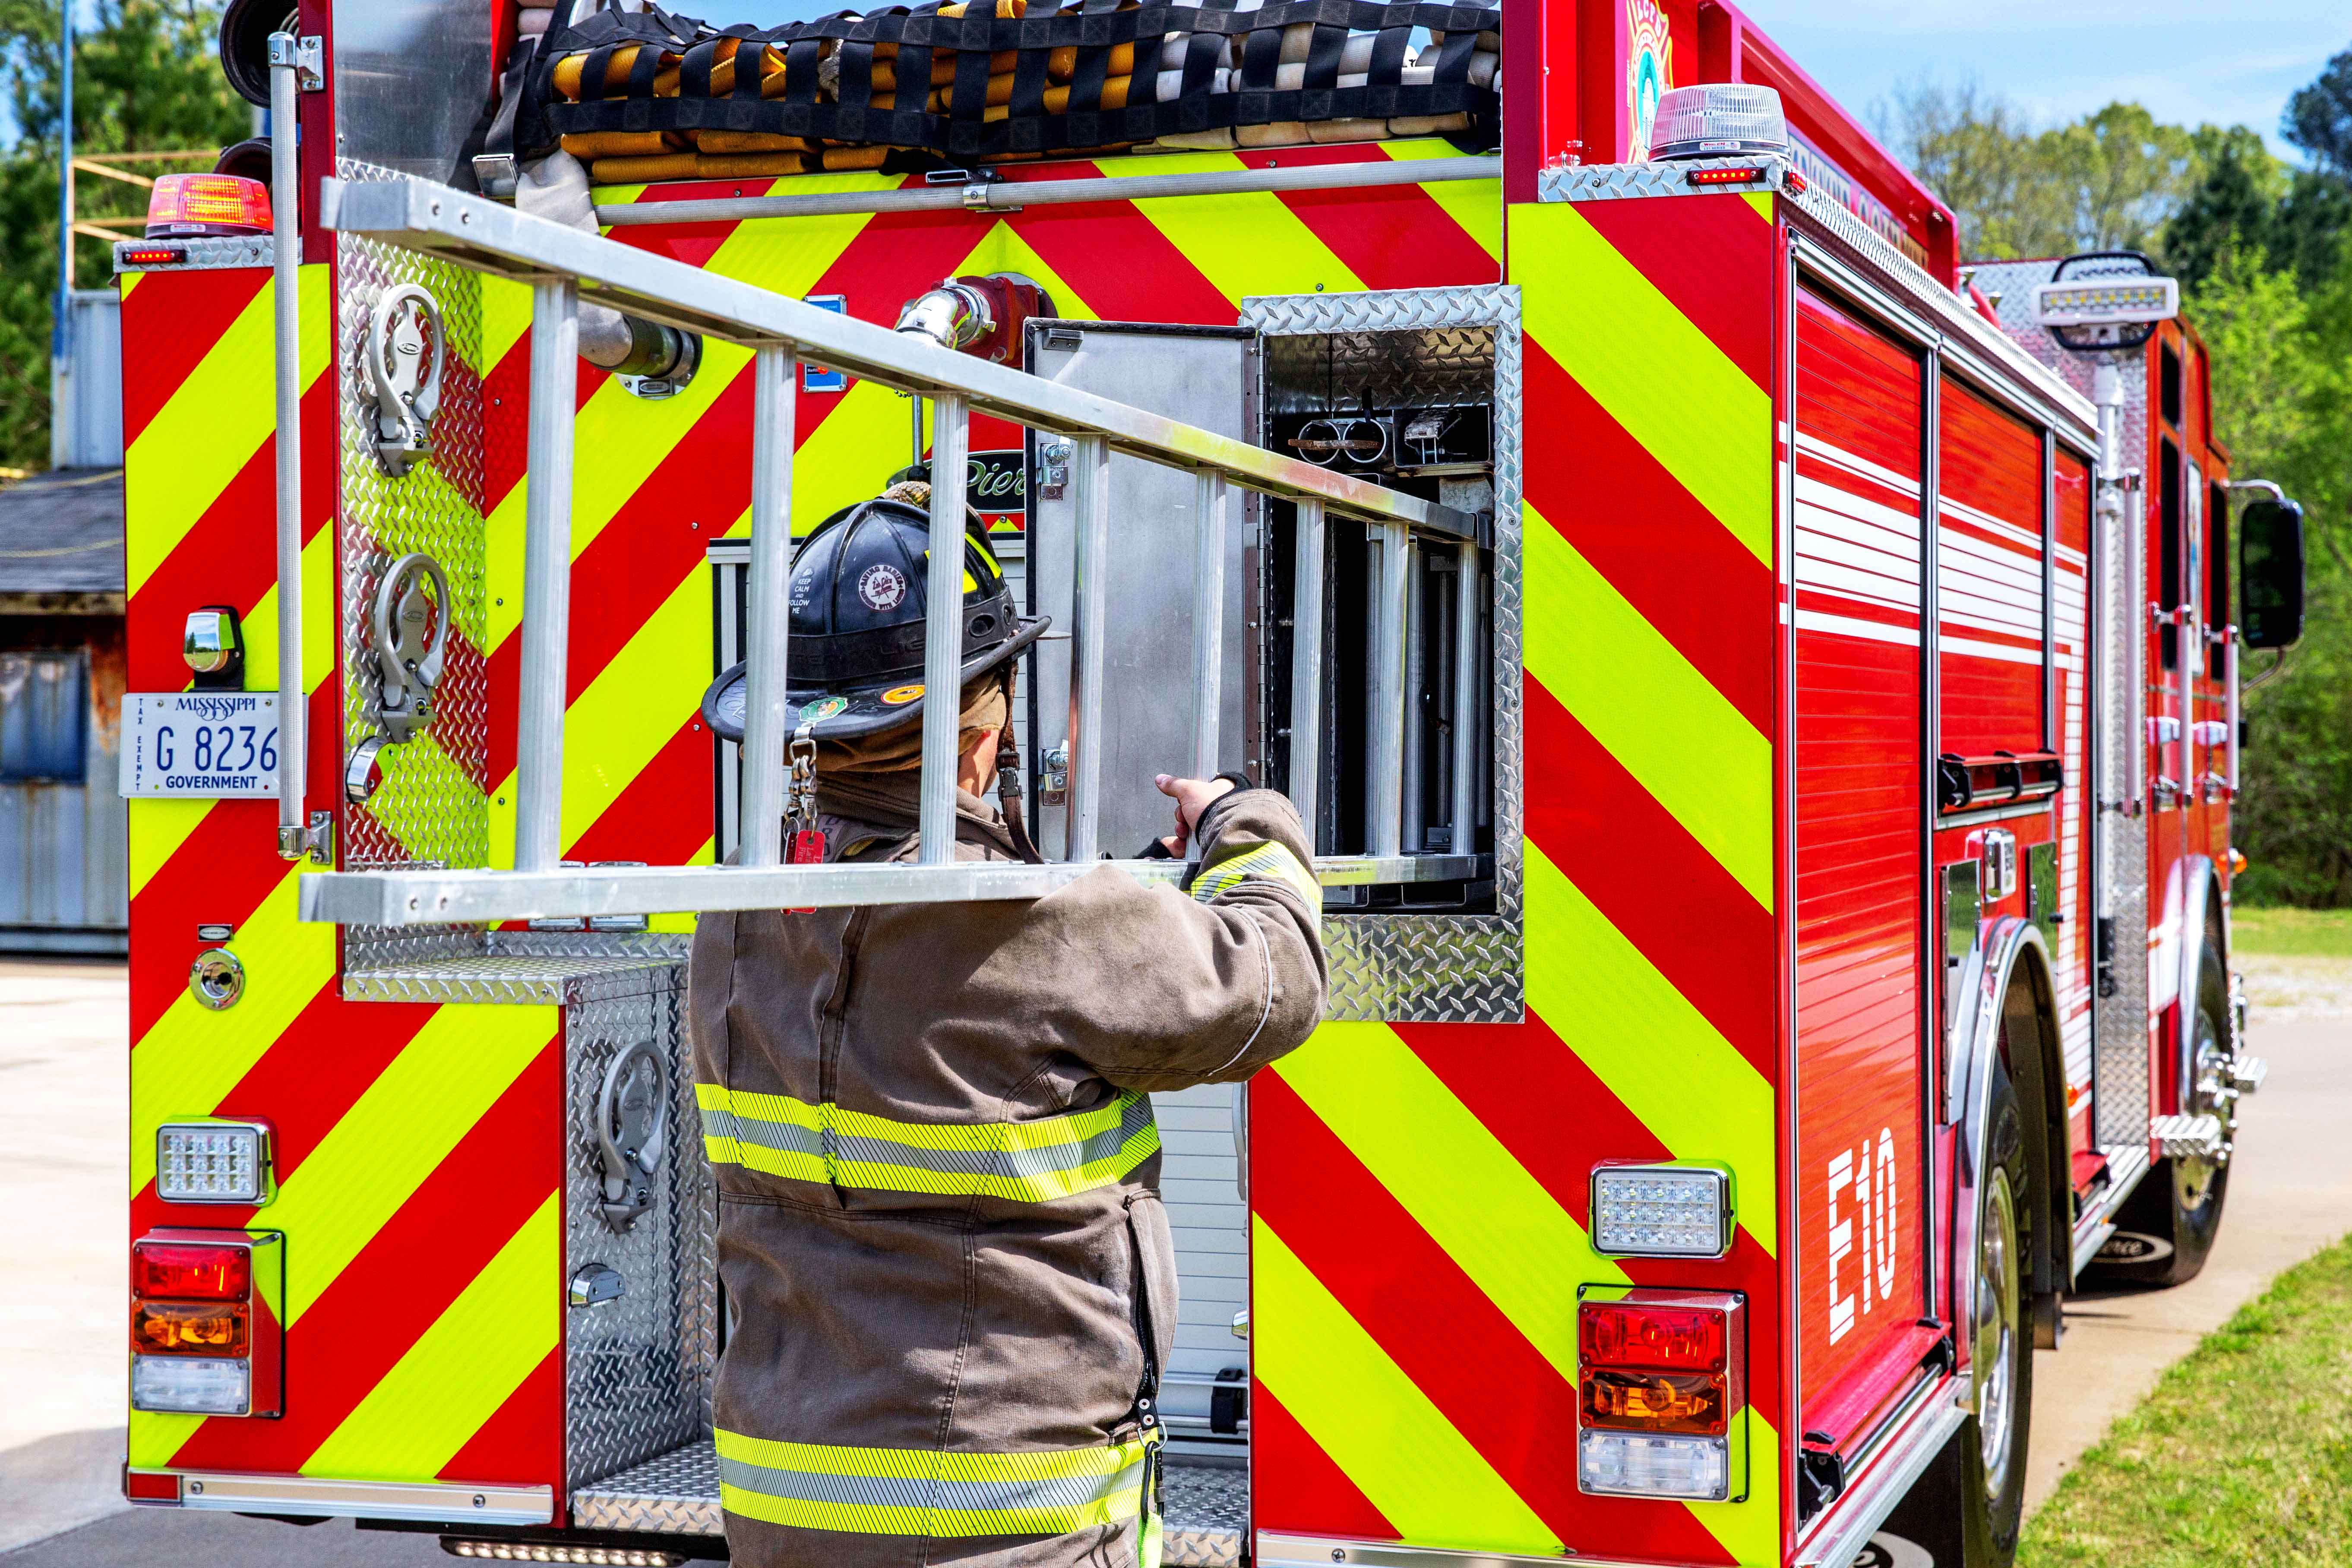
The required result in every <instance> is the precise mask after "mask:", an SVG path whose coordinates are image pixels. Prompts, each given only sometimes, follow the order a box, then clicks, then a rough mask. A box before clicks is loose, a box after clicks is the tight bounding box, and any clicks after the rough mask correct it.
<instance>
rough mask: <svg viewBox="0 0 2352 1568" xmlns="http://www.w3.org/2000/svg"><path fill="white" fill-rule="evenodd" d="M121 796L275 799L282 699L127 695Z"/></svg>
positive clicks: (247, 694)
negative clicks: (279, 710)
mask: <svg viewBox="0 0 2352 1568" xmlns="http://www.w3.org/2000/svg"><path fill="white" fill-rule="evenodd" d="M121 790H122V793H123V794H124V795H142V796H157V795H162V796H177V797H182V798H186V797H197V798H205V799H213V798H218V797H221V796H242V795H252V796H255V797H268V798H272V799H274V798H276V796H277V795H278V694H277V693H276V692H274V691H169V692H154V693H143V694H142V693H139V692H132V693H130V694H129V695H126V696H125V697H124V698H123V699H122V779H121Z"/></svg>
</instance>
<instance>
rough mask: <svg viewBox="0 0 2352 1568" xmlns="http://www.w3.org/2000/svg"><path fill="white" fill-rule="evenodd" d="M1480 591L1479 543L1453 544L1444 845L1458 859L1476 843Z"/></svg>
mask: <svg viewBox="0 0 2352 1568" xmlns="http://www.w3.org/2000/svg"><path fill="white" fill-rule="evenodd" d="M1478 589H1479V582H1478V542H1477V541H1476V540H1475V539H1465V540H1463V541H1462V542H1460V543H1458V544H1456V545H1455V546H1454V836H1453V837H1454V841H1453V842H1452V843H1451V844H1449V845H1447V846H1446V847H1447V848H1448V849H1450V850H1452V851H1453V852H1454V854H1456V855H1467V854H1470V853H1472V852H1473V850H1475V848H1476V847H1477V843H1478V799H1477V795H1478V715H1479V714H1480V713H1482V712H1483V711H1485V709H1486V704H1485V703H1483V702H1482V701H1480V700H1479V694H1478V687H1479V682H1480V678H1481V677H1482V676H1483V675H1484V674H1485V673H1486V659H1484V658H1481V657H1480V655H1481V653H1482V652H1483V651H1484V647H1483V644H1482V643H1481V641H1480V639H1479V637H1478V610H1479V598H1480V595H1479V592H1478Z"/></svg>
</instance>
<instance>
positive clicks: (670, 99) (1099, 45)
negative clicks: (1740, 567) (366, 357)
mask: <svg viewBox="0 0 2352 1568" xmlns="http://www.w3.org/2000/svg"><path fill="white" fill-rule="evenodd" d="M988 3H989V0H974V3H973V4H972V5H970V6H969V7H967V5H965V4H963V3H962V0H957V3H955V4H947V5H942V4H939V3H938V0H931V3H929V4H925V5H916V6H912V7H908V6H904V5H892V6H887V7H885V8H882V9H880V10H876V11H870V12H866V13H864V14H862V15H861V14H859V13H856V12H851V11H841V12H836V13H835V14H834V15H832V16H824V17H821V18H819V19H817V20H815V21H813V22H795V23H791V24H789V25H787V26H781V27H771V28H767V29H765V30H761V29H759V28H754V27H751V26H732V27H713V26H709V25H708V24H706V23H702V22H698V21H694V20H692V19H690V18H687V17H682V16H671V15H669V14H667V12H663V11H660V10H656V9H648V10H646V11H644V12H635V13H630V12H614V11H604V12H599V13H598V14H596V15H595V16H590V17H588V18H586V19H585V20H584V21H583V22H581V23H579V24H578V25H576V26H562V27H558V28H557V29H555V31H554V32H553V33H552V34H551V36H549V37H546V38H544V39H543V40H542V41H541V45H540V47H539V51H538V56H537V59H536V62H535V63H534V64H533V65H532V66H531V67H530V70H529V73H528V81H529V85H528V89H527V93H528V96H527V97H526V99H525V100H524V102H523V104H522V106H521V107H522V112H521V115H520V123H519V127H518V130H519V136H518V140H519V141H520V142H521V143H522V146H521V148H520V151H522V152H523V153H525V155H526V156H530V155H536V154H538V153H545V152H548V151H551V149H552V147H553V145H554V144H555V143H556V142H559V141H560V142H562V146H563V148H564V149H565V150H566V151H567V152H570V153H572V154H573V155H574V156H576V157H578V158H579V159H580V160H581V161H582V162H583V163H587V164H588V165H589V167H590V171H591V174H592V175H593V178H594V179H595V180H596V181H597V182H598V183H600V184H637V183H640V182H649V181H656V180H685V179H725V178H729V177H736V176H751V177H761V178H764V177H770V176H774V175H780V174H809V173H814V172H816V171H818V170H825V169H877V168H881V167H884V166H885V165H886V163H887V164H889V165H891V166H894V167H895V166H899V165H901V164H903V165H904V166H906V167H909V168H912V167H917V166H920V165H922V164H924V163H932V162H936V161H938V160H941V159H944V160H946V161H947V162H949V163H1012V162H1017V161H1020V160H1023V159H1032V158H1042V157H1046V156H1050V155H1054V154H1057V153H1082V154H1092V153H1110V152H1117V151H1121V150H1125V149H1129V148H1145V147H1150V148H1163V149H1171V150H1174V149H1185V150H1223V149H1230V148H1255V147H1286V146H1293V145H1297V144H1299V143H1303V142H1368V141H1382V140H1386V139H1388V138H1391V137H1399V136H1444V137H1447V138H1449V139H1451V140H1453V141H1454V142H1456V143H1457V144H1458V145H1461V146H1464V147H1466V148H1474V149H1475V148H1485V147H1491V146H1493V145H1494V144H1495V142H1496V131H1497V128H1498V126H1499V124H1500V114H1499V109H1498V100H1497V96H1496V95H1497V91H1498V89H1499V87H1500V81H1499V79H1498V73H1497V67H1498V64H1499V60H1498V55H1497V43H1498V34H1499V28H1500V26H1501V16H1502V14H1501V12H1500V10H1499V9H1496V8H1494V7H1489V6H1479V5H1434V4H1426V3H1412V0H1402V3H1399V4H1392V5H1381V4H1374V3H1372V0H1278V3H1275V4H1268V5H1262V6H1260V7H1258V8H1256V9H1254V10H1220V9H1216V8H1213V7H1211V6H1207V5H1181V4H1151V5H1142V4H1138V3H1137V0H1081V3H1080V4H1077V5H1072V6H1070V7H1068V8H1066V9H1059V8H1056V5H1055V0H1034V3H1032V0H993V4H994V5H995V8H996V9H995V14H994V15H993V16H991V15H988V14H987V13H986V12H985V10H984V9H983V8H982V7H983V6H984V5H986V4H988ZM751 58H756V59H757V61H758V67H759V68H758V69H757V70H756V71H746V70H740V69H739V66H740V64H741V63H742V62H743V61H745V60H747V59H751ZM1139 62H1140V65H1139ZM894 149H898V150H903V152H901V153H894V152H893V150H894ZM925 154H929V156H928V157H927V156H924V155H925Z"/></svg>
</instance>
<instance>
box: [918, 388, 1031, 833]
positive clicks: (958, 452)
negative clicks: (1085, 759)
mask: <svg viewBox="0 0 2352 1568" xmlns="http://www.w3.org/2000/svg"><path fill="white" fill-rule="evenodd" d="M970 450H971V418H970V416H969V415H968V413H967V412H966V409H965V407H964V400H963V398H962V397H961V395H958V394H956V393H952V392H943V393H941V394H940V395H939V396H938V397H936V398H935V399H934V400H933V401H932V404H931V547H930V552H929V563H928V565H929V574H928V576H927V578H926V580H925V583H924V585H923V591H924V593H925V595H927V596H926V598H925V600H924V605H923V772H922V783H921V786H920V788H921V805H920V808H919V816H918V818H917V826H918V828H919V830H920V833H921V835H922V845H921V847H920V848H919V850H918V851H917V855H918V858H919V863H920V864H922V865H925V866H945V865H948V864H950V863H951V862H952V861H953V860H954V859H955V805H956V737H957V728H958V726H957V720H958V719H959V718H960V717H961V714H960V711H959V710H961V706H962V691H963V679H962V677H963V530H964V518H963V497H964V479H965V473H964V461H965V454H966V453H967V452H969V451H970ZM1012 721H1013V720H1012V716H1011V715H1010V714H1007V715H1006V716H1005V722H1006V723H1008V724H1010V723H1011V722H1012Z"/></svg>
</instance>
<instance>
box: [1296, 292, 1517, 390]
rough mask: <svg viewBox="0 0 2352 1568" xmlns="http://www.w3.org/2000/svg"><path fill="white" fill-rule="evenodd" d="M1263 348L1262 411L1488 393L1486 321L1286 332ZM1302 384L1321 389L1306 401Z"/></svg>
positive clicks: (1491, 347)
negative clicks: (1264, 390)
mask: <svg viewBox="0 0 2352 1568" xmlns="http://www.w3.org/2000/svg"><path fill="white" fill-rule="evenodd" d="M1326 297H1327V298H1328V296H1326ZM1265 353H1266V369H1265V382H1266V387H1267V394H1266V412H1267V413H1268V414H1305V413H1322V412H1326V411H1328V410H1331V409H1344V408H1348V407H1350V406H1360V407H1367V408H1388V407H1393V406H1397V405H1410V406H1412V407H1415V408H1451V407H1456V406H1460V405H1467V404H1478V403H1484V402H1486V400H1487V399H1488V398H1490V397H1492V396H1493V395H1494V383H1495V331H1494V329H1493V328H1492V327H1428V328H1410V327H1407V328H1395V329H1388V328H1383V329H1379V330H1375V331H1360V332H1328V333H1321V332H1318V333H1307V332H1300V333H1286V334H1281V335H1273V336H1269V337H1268V338H1267V339H1266V350H1265ZM1302 387H1319V388H1321V389H1322V391H1321V395H1319V396H1318V397H1317V398H1315V399H1314V400H1313V401H1311V402H1309V401H1307V399H1306V398H1305V396H1304V395H1302V394H1301V393H1300V392H1299V391H1298V390H1297V389H1298V388H1302Z"/></svg>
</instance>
